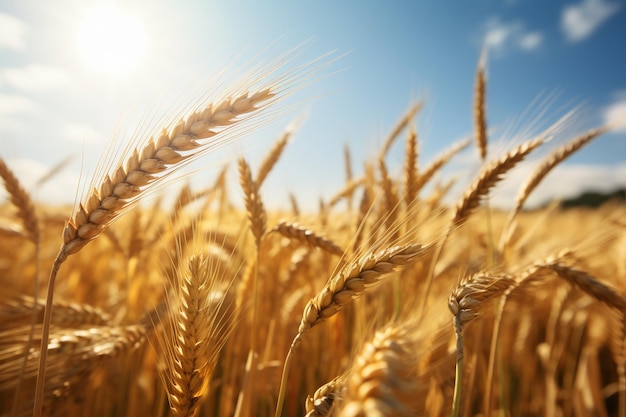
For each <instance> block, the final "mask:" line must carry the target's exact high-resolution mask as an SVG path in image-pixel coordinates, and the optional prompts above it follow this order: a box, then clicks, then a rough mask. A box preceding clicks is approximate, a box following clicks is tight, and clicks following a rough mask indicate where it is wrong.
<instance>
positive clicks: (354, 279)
mask: <svg viewBox="0 0 626 417" xmlns="http://www.w3.org/2000/svg"><path fill="white" fill-rule="evenodd" d="M430 248H431V246H430V245H426V246H423V245H421V244H419V243H416V244H409V245H403V246H394V247H391V248H386V249H383V250H380V251H378V252H375V253H368V254H366V255H364V256H363V257H361V258H359V259H358V260H356V261H354V262H350V263H348V264H347V265H346V266H345V267H344V268H342V269H341V270H340V271H339V272H338V273H337V274H336V275H334V276H333V277H332V278H331V279H330V280H329V281H328V282H327V283H326V285H325V286H324V288H323V289H322V290H321V291H320V292H319V293H317V295H315V296H314V297H313V298H312V299H311V300H310V301H309V302H308V303H307V305H306V306H305V307H304V313H303V315H302V319H301V321H300V326H299V328H298V334H297V335H296V337H295V339H294V343H293V344H294V345H297V344H298V343H299V342H300V340H301V338H302V337H303V336H304V335H305V334H306V333H308V332H309V331H310V330H311V329H312V328H313V327H315V326H317V325H318V324H320V323H321V322H323V321H325V320H327V319H328V318H330V317H332V316H334V315H335V314H337V313H338V312H339V311H341V310H343V309H344V308H345V307H346V306H348V305H349V304H351V303H352V301H353V300H355V299H357V298H359V297H360V296H361V295H363V293H364V292H365V291H366V290H367V289H368V288H370V287H372V286H374V285H375V284H377V283H379V282H380V280H381V279H382V278H383V277H384V276H385V275H386V274H388V273H391V272H394V271H396V270H398V269H399V268H400V267H403V266H407V265H410V264H413V263H415V262H416V261H417V260H418V259H419V258H420V256H421V255H423V254H424V253H426V252H427V251H428V250H429V249H430Z"/></svg>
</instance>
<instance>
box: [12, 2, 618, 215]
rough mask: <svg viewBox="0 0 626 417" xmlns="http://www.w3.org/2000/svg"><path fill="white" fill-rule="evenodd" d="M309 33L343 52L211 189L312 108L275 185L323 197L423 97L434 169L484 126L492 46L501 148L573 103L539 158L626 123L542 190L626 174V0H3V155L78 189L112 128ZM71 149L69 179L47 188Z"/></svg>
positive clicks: (229, 152)
mask: <svg viewBox="0 0 626 417" xmlns="http://www.w3.org/2000/svg"><path fill="white" fill-rule="evenodd" d="M302 43H306V46H305V47H304V48H303V49H302V50H301V52H300V58H301V59H302V60H303V62H306V61H311V60H314V59H316V58H318V57H320V56H322V55H324V54H326V53H329V52H332V57H333V60H332V62H330V63H329V65H328V68H326V69H325V70H324V71H323V72H322V73H320V76H319V77H318V79H316V80H315V81H314V82H313V83H310V84H306V85H302V86H301V87H302V88H299V89H298V91H296V92H295V93H294V95H293V96H292V97H290V103H291V102H293V104H294V105H293V106H289V109H287V110H286V111H285V112H283V113H282V114H281V116H280V118H278V120H276V121H275V122H273V123H272V124H269V125H267V126H265V127H263V128H262V129H259V130H258V131H255V132H253V134H251V135H250V136H248V137H246V138H245V139H243V140H242V141H241V142H237V143H236V144H234V145H233V146H229V147H227V148H225V149H223V150H220V151H219V152H217V153H216V154H215V155H214V156H212V157H211V156H208V157H207V158H208V159H207V160H204V159H203V161H202V164H204V165H209V166H210V167H209V168H208V169H207V170H203V174H201V175H200V177H199V181H200V184H201V185H199V186H202V185H204V186H206V185H208V184H210V183H211V182H212V178H213V177H214V176H215V174H216V173H217V172H218V170H219V164H221V161H223V160H224V159H230V160H232V159H233V158H236V157H238V156H240V155H242V154H243V155H245V156H246V158H248V159H249V160H250V162H251V165H252V167H253V170H254V169H256V167H257V166H258V164H259V162H260V160H261V159H262V157H263V155H264V154H265V152H267V151H268V150H269V149H270V147H271V146H272V144H273V143H274V141H275V140H276V139H277V138H278V137H279V136H280V134H281V133H282V131H283V130H284V129H285V127H286V126H287V125H288V124H290V123H292V122H296V124H297V129H296V131H295V134H294V137H293V140H292V142H291V143H290V144H289V146H288V148H287V149H286V150H285V153H284V154H283V156H282V158H281V159H280V161H279V163H278V165H277V166H276V169H275V171H273V172H272V173H271V174H270V177H268V180H267V183H266V185H264V189H263V195H264V198H265V200H266V201H267V203H266V205H268V206H269V207H287V195H288V192H294V194H295V195H296V197H297V198H298V199H299V200H300V202H301V205H313V207H315V205H316V204H317V199H318V198H319V197H320V196H325V197H330V196H331V195H332V194H334V193H335V192H336V191H338V190H339V189H340V188H341V186H342V184H343V183H344V179H345V174H344V167H343V148H344V146H345V145H348V146H349V148H350V150H351V152H352V161H353V170H354V172H355V173H356V174H359V173H361V172H362V171H363V166H362V161H364V160H365V159H366V158H369V157H371V156H372V155H375V153H376V151H377V149H378V148H379V146H380V144H381V142H382V141H383V140H384V138H385V136H386V135H387V134H388V132H389V131H390V130H391V129H392V128H393V126H394V124H395V123H396V122H397V121H398V120H399V119H400V117H401V116H402V115H403V113H404V112H405V111H406V110H407V109H408V107H409V106H410V105H411V104H412V103H414V102H416V101H418V100H423V103H424V106H423V109H422V110H421V112H420V114H419V115H418V117H417V119H416V120H417V123H416V125H417V130H418V133H419V146H420V164H421V165H422V166H423V165H424V164H427V163H428V162H429V161H431V160H432V159H433V158H434V157H436V156H437V155H438V154H440V153H441V152H442V151H444V150H445V149H446V148H448V147H449V146H450V145H452V144H453V143H454V142H456V141H459V140H461V139H463V138H466V137H471V132H472V99H473V88H474V76H475V71H476V67H477V65H478V61H479V58H480V56H481V51H483V48H485V49H486V50H487V73H488V85H487V88H488V90H487V100H488V104H487V116H488V124H489V127H490V136H489V143H490V149H489V152H490V156H492V157H496V156H498V155H499V154H500V153H502V152H504V151H506V150H508V149H510V148H511V146H512V145H513V144H516V143H520V141H522V140H524V139H528V138H530V137H531V136H532V135H534V134H538V133H539V132H540V131H541V130H542V129H545V128H546V127H548V126H549V125H550V123H552V122H554V121H555V120H557V119H558V118H559V117H561V116H563V115H565V114H566V113H567V112H568V111H570V110H573V109H576V113H575V116H574V117H572V119H571V120H570V122H569V123H568V124H567V126H566V127H565V128H564V129H562V131H561V132H560V134H559V135H557V136H556V137H555V138H554V140H553V141H552V142H551V143H549V144H547V146H546V147H545V149H542V151H541V152H540V153H539V154H538V157H541V156H545V155H546V153H547V152H549V150H550V149H552V148H553V147H554V146H558V145H559V144H562V143H564V142H565V141H567V140H569V139H571V138H572V137H573V135H575V134H577V133H580V132H583V131H585V130H587V129H590V128H592V127H596V126H599V125H601V124H603V123H606V122H614V123H620V122H621V125H620V126H619V127H618V128H617V129H616V130H615V131H614V132H613V133H610V134H607V135H605V136H602V137H600V138H598V139H596V140H595V141H594V142H592V143H591V144H590V145H589V146H587V147H585V148H584V149H583V150H581V151H579V153H577V154H575V155H574V156H573V157H572V158H571V159H568V160H567V161H566V163H564V164H562V165H560V166H559V167H558V168H557V169H556V170H555V171H554V172H552V173H551V174H550V176H549V177H548V178H547V179H546V181H545V183H544V184H543V185H542V186H541V187H540V188H539V189H537V190H536V193H535V195H534V196H533V198H531V199H530V200H529V204H530V205H533V204H534V205H536V204H540V203H542V202H544V201H546V200H547V199H549V198H550V197H551V196H557V197H571V196H574V195H576V194H577V193H579V192H580V191H582V190H583V189H589V188H595V189H599V190H602V191H610V190H613V189H615V188H618V187H626V4H625V3H624V1H619V0H563V1H562V0H558V1H542V0H474V1H467V0H465V1H462V0H454V1H452V0H450V1H385V2H383V1H357V0H345V1H324V0H317V1H308V0H302V1H271V0H268V1H252V0H233V1H220V2H218V1H213V0H206V1H165V0H154V1H145V0H128V1H123V2H122V1H119V2H114V1H104V0H101V1H92V0H58V1H54V2H45V1H33V0H20V1H18V0H0V157H2V158H4V159H5V160H6V161H7V162H8V164H9V166H10V167H11V168H12V169H13V170H14V171H15V172H16V174H17V175H18V177H19V179H20V180H21V181H22V182H23V183H24V184H25V185H26V187H27V188H28V189H29V190H30V191H31V192H32V193H33V196H34V197H35V199H36V200H38V201H41V202H47V203H72V201H73V200H74V197H75V194H76V189H77V185H78V183H79V181H81V179H82V182H83V183H84V182H85V181H87V182H88V181H89V180H90V174H91V172H93V168H94V166H95V164H96V163H97V158H98V155H99V154H100V153H101V152H102V151H103V149H105V147H106V145H107V143H108V141H109V140H110V138H111V137H113V136H114V135H115V134H116V132H121V134H122V135H123V133H124V132H126V131H132V130H133V129H134V128H135V125H136V123H138V122H139V123H141V122H142V121H144V122H145V121H146V120H151V119H150V117H151V116H152V118H153V119H154V118H155V114H159V113H158V112H157V111H156V110H155V109H158V108H160V107H165V109H166V110H167V109H168V105H169V104H168V102H167V100H166V97H172V96H173V97H177V98H179V99H181V98H182V99H184V98H185V97H186V95H185V94H187V93H192V95H197V94H201V93H202V91H196V90H194V88H193V86H194V85H198V86H200V85H202V81H203V80H205V79H206V78H207V76H208V75H209V74H211V73H212V72H215V71H216V70H219V69H221V68H223V67H224V65H225V64H227V63H229V62H232V61H233V60H234V59H236V58H238V57H239V58H238V60H237V61H236V62H246V61H248V60H250V61H252V62H254V60H255V59H256V58H255V57H256V56H261V57H263V58H264V59H271V58H274V57H276V56H278V55H279V54H281V53H283V52H285V51H287V50H290V49H292V48H294V47H297V46H298V45H300V44H302ZM334 58H336V59H334ZM326 61H327V62H328V59H326ZM172 108H173V107H172ZM161 110H162V109H161ZM400 139H404V137H402V138H400ZM400 142H401V141H399V143H397V144H395V145H394V147H393V148H392V149H391V152H390V154H389V155H388V164H389V166H390V168H391V170H392V173H399V172H400V170H401V169H402V163H403V152H404V145H403V144H402V143H400ZM66 158H71V159H70V162H69V164H67V166H65V168H64V169H63V170H62V171H61V172H59V173H58V174H57V176H55V177H54V179H53V180H51V181H50V182H48V183H45V184H44V185H42V186H41V187H37V186H36V182H37V180H38V179H39V178H40V177H41V176H42V175H45V174H46V172H48V171H49V170H50V169H51V168H52V167H53V166H55V165H56V164H58V163H60V162H61V161H63V160H65V159H66ZM536 162H537V159H531V160H530V161H529V162H528V163H526V164H524V165H522V166H521V167H520V169H518V170H517V171H515V172H514V173H513V175H512V176H511V178H509V179H507V181H506V182H505V183H504V184H502V186H501V187H499V188H498V189H497V192H496V194H494V196H493V198H492V202H493V204H494V205H499V206H506V205H510V203H511V202H512V201H513V197H514V195H515V194H516V192H517V189H518V187H519V185H520V182H522V181H523V180H524V178H526V176H527V175H529V173H530V172H532V170H533V167H534V166H535V165H534V164H535V163H536ZM231 165H233V167H232V169H231V170H230V174H229V180H230V182H231V184H236V182H237V173H236V169H235V167H234V164H232V163H231ZM479 166H480V164H479V159H478V153H477V151H476V148H475V147H474V146H471V147H469V148H468V149H467V150H466V151H464V153H462V154H460V155H459V156H458V157H457V158H456V159H454V160H453V161H452V163H451V165H450V166H449V167H447V168H446V169H445V170H444V171H443V172H442V176H441V179H442V180H443V179H446V178H450V177H452V176H456V177H457V178H458V179H459V188H458V189H457V194H453V195H452V198H453V200H454V199H456V197H458V192H460V191H461V190H462V188H463V186H464V185H465V184H467V181H470V180H471V179H472V178H473V177H474V176H475V175H476V173H477V171H478V168H479ZM81 172H82V173H81ZM237 192H238V191H237ZM2 196H3V194H0V199H1V198H4V197H2ZM231 198H232V199H233V200H235V199H238V198H239V195H236V196H235V195H233V196H232V197H231Z"/></svg>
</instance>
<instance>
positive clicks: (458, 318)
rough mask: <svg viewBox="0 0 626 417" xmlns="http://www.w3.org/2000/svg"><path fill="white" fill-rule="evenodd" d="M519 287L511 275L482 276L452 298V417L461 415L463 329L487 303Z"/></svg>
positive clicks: (462, 286) (466, 282)
mask: <svg viewBox="0 0 626 417" xmlns="http://www.w3.org/2000/svg"><path fill="white" fill-rule="evenodd" d="M513 285H515V280H513V279H512V278H511V277H508V276H493V275H489V274H484V273H479V274H476V275H473V276H471V277H469V278H468V279H465V280H463V281H461V282H460V283H459V285H458V286H457V288H455V289H454V291H452V293H451V294H450V297H448V309H449V310H450V313H452V316H453V324H454V332H455V335H456V378H455V382H454V396H453V399H452V416H453V417H458V416H459V415H460V412H461V404H462V398H463V397H462V386H463V368H464V359H465V348H464V342H463V328H464V326H466V325H467V324H468V323H470V322H471V321H473V320H474V319H476V318H477V317H478V315H479V314H480V311H481V309H483V308H484V307H485V306H486V305H488V304H487V302H488V301H489V300H491V299H493V298H494V297H498V296H500V295H503V294H504V293H505V291H506V290H507V289H509V288H510V287H512V286H513Z"/></svg>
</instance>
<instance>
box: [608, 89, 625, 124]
mask: <svg viewBox="0 0 626 417" xmlns="http://www.w3.org/2000/svg"><path fill="white" fill-rule="evenodd" d="M603 118H604V122H605V123H610V124H613V125H615V130H616V131H619V132H626V91H621V92H619V93H617V94H616V100H615V101H614V102H613V103H612V104H610V105H609V106H607V107H606V108H605V109H604V111H603Z"/></svg>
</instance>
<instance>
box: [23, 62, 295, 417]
mask: <svg viewBox="0 0 626 417" xmlns="http://www.w3.org/2000/svg"><path fill="white" fill-rule="evenodd" d="M274 69H275V68H274ZM270 70H273V69H272V68H269V69H267V72H266V73H263V71H260V72H259V73H257V74H254V75H253V76H252V77H251V79H250V80H249V81H248V82H247V83H246V84H239V85H236V90H234V91H231V92H226V93H227V94H224V95H223V96H222V97H218V100H217V101H215V102H211V103H208V104H206V105H203V106H202V107H201V108H199V109H197V110H196V111H194V112H191V113H190V114H189V116H187V118H184V119H180V121H178V122H177V123H176V124H174V125H173V127H171V128H170V129H162V130H161V132H160V133H159V134H158V135H156V137H151V138H150V139H149V140H148V141H147V142H146V143H145V144H142V145H139V146H137V147H136V148H134V149H133V150H132V152H130V155H129V156H128V157H127V158H124V159H123V160H122V161H120V162H119V164H118V165H117V168H116V169H115V170H114V171H113V172H112V173H111V174H107V175H104V178H103V179H102V180H101V181H100V185H99V186H98V187H97V188H96V187H94V189H93V191H92V192H91V194H90V195H88V197H87V198H86V199H85V200H84V201H83V202H81V203H80V204H79V206H78V209H77V210H76V211H75V212H74V214H73V215H72V217H71V218H70V219H69V220H68V221H67V223H66V225H65V229H64V231H63V244H62V245H61V248H60V250H59V252H58V254H57V257H56V259H55V261H54V264H53V266H52V268H51V271H50V278H49V280H48V295H47V300H46V310H45V312H46V315H45V316H44V325H43V331H42V333H43V334H42V341H41V355H40V369H41V372H40V373H39V376H38V378H37V386H36V388H35V406H34V417H41V401H42V397H43V387H44V379H45V362H46V350H47V346H48V345H47V340H48V334H49V327H50V312H51V310H52V298H53V292H54V284H55V280H56V276H57V273H58V270H59V268H60V266H61V264H62V263H63V262H64V261H65V260H66V259H67V257H68V256H69V255H71V254H74V253H76V252H78V251H79V250H80V249H81V248H82V247H84V246H85V245H86V244H87V243H88V242H90V241H91V240H93V239H95V238H96V237H98V236H99V235H100V234H101V233H102V232H103V231H104V230H105V229H106V228H107V227H108V226H109V225H110V224H111V223H112V222H113V221H114V220H116V219H117V218H118V217H119V216H120V215H121V214H122V213H124V212H125V211H126V210H127V209H128V208H130V207H131V206H133V205H134V204H136V203H137V202H138V201H139V199H140V197H141V196H143V195H145V194H146V192H147V191H148V190H150V189H152V188H153V187H154V186H155V185H156V184H158V183H160V182H162V181H163V180H164V179H165V178H167V177H168V176H170V175H171V174H172V173H174V172H176V171H177V170H178V169H180V168H181V167H182V166H184V165H185V164H187V163H189V162H191V161H192V160H194V159H197V158H198V157H199V156H201V155H202V154H204V153H206V152H208V151H210V150H212V149H214V148H215V147H216V146H217V145H219V144H223V143H224V142H225V141H226V140H228V139H234V138H235V137H236V135H237V133H239V134H241V133H242V132H244V131H245V129H249V128H250V127H251V126H252V125H253V124H254V118H253V117H254V116H258V115H259V114H260V113H261V112H263V111H264V110H266V109H267V108H268V106H269V105H271V104H273V103H274V102H276V101H277V100H278V99H280V98H281V97H283V96H284V95H285V94H286V90H287V87H288V86H289V83H290V82H293V81H294V79H295V76H296V75H294V74H291V75H290V74H287V75H283V76H282V78H278V79H273V80H272V79H270V78H271V77H268V76H269V75H271V73H270ZM268 73H269V74H268ZM259 80H260V81H259ZM260 82H264V83H265V84H263V85H260V86H258V84H259V83H260ZM257 123H258V122H257Z"/></svg>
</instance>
